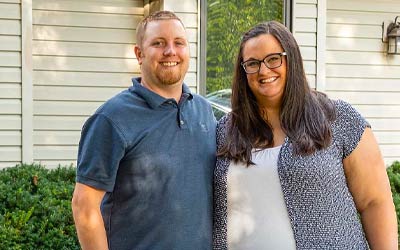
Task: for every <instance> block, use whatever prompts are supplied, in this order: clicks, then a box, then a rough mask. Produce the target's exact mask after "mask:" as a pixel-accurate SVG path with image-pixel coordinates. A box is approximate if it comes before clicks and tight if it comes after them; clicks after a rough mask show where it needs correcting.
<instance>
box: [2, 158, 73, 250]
mask: <svg viewBox="0 0 400 250" xmlns="http://www.w3.org/2000/svg"><path fill="white" fill-rule="evenodd" d="M74 185H75V169H74V168H73V167H59V168H57V169H53V170H49V169H46V168H44V167H43V166H40V165H20V166H16V167H11V168H6V169H2V170H1V171H0V190H1V192H0V249H4V250H30V249H32V250H33V249H35V250H45V249H49V250H50V249H51V250H55V249H57V250H59V249H65V250H67V249H68V250H74V249H80V247H79V243H78V240H77V237H76V231H75V227H74V222H73V219H72V211H71V197H72V192H73V189H74Z"/></svg>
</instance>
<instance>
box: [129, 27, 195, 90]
mask: <svg viewBox="0 0 400 250" xmlns="http://www.w3.org/2000/svg"><path fill="white" fill-rule="evenodd" d="M135 53H136V57H137V59H138V61H139V64H140V65H141V71H142V72H141V73H142V74H141V75H142V81H143V82H144V83H145V84H148V85H151V86H153V87H158V88H163V87H166V86H169V85H174V84H182V82H183V79H184V77H185V74H186V72H187V70H188V68H189V59H190V55H189V45H188V41H187V37H186V31H185V29H184V27H183V26H182V24H181V23H180V22H179V21H178V20H174V19H171V20H159V21H152V22H149V23H148V24H147V28H146V31H145V33H144V37H143V40H142V45H141V46H136V47H135Z"/></svg>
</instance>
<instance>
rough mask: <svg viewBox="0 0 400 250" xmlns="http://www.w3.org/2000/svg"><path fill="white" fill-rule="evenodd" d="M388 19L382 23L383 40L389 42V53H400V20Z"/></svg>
mask: <svg viewBox="0 0 400 250" xmlns="http://www.w3.org/2000/svg"><path fill="white" fill-rule="evenodd" d="M399 17H400V16H397V17H396V18H395V19H394V22H392V21H388V22H383V24H382V42H387V43H388V47H387V53H388V54H398V55H400V21H397V19H398V18H399Z"/></svg>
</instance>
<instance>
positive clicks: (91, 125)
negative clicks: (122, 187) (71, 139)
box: [76, 114, 126, 192]
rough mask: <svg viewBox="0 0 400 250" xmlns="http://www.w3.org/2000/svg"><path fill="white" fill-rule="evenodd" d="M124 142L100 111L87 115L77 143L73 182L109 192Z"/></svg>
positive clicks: (118, 132)
mask: <svg viewBox="0 0 400 250" xmlns="http://www.w3.org/2000/svg"><path fill="white" fill-rule="evenodd" d="M125 148H126V143H125V141H124V137H123V135H122V133H121V132H120V131H119V129H118V128H117V127H116V126H115V125H114V124H113V123H112V121H110V120H109V119H108V118H107V117H105V116H104V115H101V114H95V115H93V116H91V117H90V118H89V119H88V120H87V121H86V123H85V125H84V126H83V129H82V134H81V139H80V142H79V151H78V164H77V175H76V182H79V183H82V184H85V185H88V186H91V187H94V188H97V189H101V190H105V191H107V192H111V191H112V190H113V188H114V184H115V178H116V175H117V171H118V166H119V162H120V161H121V159H122V157H123V156H124V154H125Z"/></svg>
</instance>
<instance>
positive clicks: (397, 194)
mask: <svg viewBox="0 0 400 250" xmlns="http://www.w3.org/2000/svg"><path fill="white" fill-rule="evenodd" d="M387 174H388V177H389V181H390V187H391V189H392V195H393V202H394V205H395V207H396V215H397V232H400V162H398V161H395V162H393V164H392V165H390V167H388V168H387ZM399 244H400V235H399Z"/></svg>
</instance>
